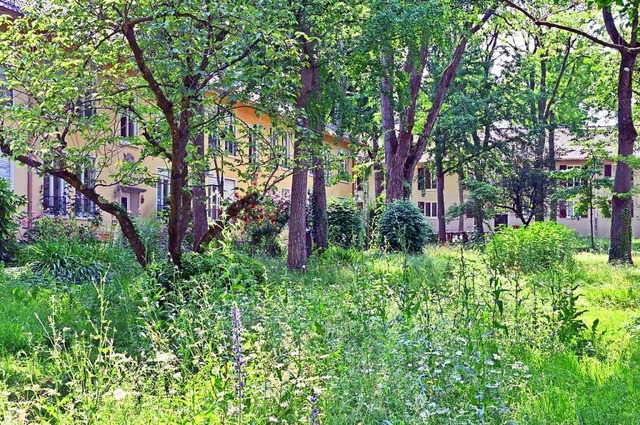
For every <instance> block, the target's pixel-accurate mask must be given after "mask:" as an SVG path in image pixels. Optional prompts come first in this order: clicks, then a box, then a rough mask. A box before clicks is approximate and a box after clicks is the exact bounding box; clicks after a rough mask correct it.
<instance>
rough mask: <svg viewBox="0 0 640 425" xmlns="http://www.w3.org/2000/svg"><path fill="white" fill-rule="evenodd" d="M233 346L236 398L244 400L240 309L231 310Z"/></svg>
mask: <svg viewBox="0 0 640 425" xmlns="http://www.w3.org/2000/svg"><path fill="white" fill-rule="evenodd" d="M231 325H232V329H231V344H232V349H233V371H234V377H235V381H236V385H235V395H236V398H238V399H242V398H244V387H245V379H244V378H245V373H244V370H243V367H244V359H243V358H242V318H241V317H240V309H238V307H237V306H236V307H234V308H233V309H232V310H231Z"/></svg>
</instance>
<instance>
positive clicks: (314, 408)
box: [309, 393, 320, 425]
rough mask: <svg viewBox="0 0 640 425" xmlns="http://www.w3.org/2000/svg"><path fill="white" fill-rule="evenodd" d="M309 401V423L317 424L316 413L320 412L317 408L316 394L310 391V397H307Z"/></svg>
mask: <svg viewBox="0 0 640 425" xmlns="http://www.w3.org/2000/svg"><path fill="white" fill-rule="evenodd" d="M309 402H310V403H311V425H318V415H319V413H320V410H319V409H318V396H317V395H316V394H315V393H312V394H311V397H309Z"/></svg>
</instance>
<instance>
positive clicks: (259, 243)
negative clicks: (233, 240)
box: [239, 192, 290, 257]
mask: <svg viewBox="0 0 640 425" xmlns="http://www.w3.org/2000/svg"><path fill="white" fill-rule="evenodd" d="M289 207H290V201H289V199H288V198H285V197H283V196H280V195H279V194H278V193H276V192H272V193H270V194H268V195H267V196H265V197H264V198H263V199H262V200H261V202H260V203H259V204H257V205H251V206H249V207H247V208H245V209H244V210H243V211H242V213H241V214H240V215H239V220H240V221H241V222H243V223H244V234H245V239H246V240H247V242H248V243H249V248H250V251H251V252H253V253H255V252H256V251H262V252H264V253H265V254H267V255H270V256H274V257H275V256H279V255H280V254H282V247H281V246H280V243H279V241H278V236H279V235H280V233H282V229H283V228H284V226H286V224H287V222H288V221H289Z"/></svg>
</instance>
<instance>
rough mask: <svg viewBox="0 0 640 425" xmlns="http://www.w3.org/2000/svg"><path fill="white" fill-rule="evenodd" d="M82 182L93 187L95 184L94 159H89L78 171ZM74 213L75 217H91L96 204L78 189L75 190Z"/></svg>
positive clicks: (94, 211)
mask: <svg viewBox="0 0 640 425" xmlns="http://www.w3.org/2000/svg"><path fill="white" fill-rule="evenodd" d="M78 174H79V175H80V180H81V181H82V184H83V185H85V186H87V187H93V186H94V185H95V179H96V176H95V160H94V159H93V158H91V159H90V162H88V163H87V165H85V166H84V167H82V168H81V169H80V171H79V173H78ZM74 213H75V216H76V217H82V218H89V217H93V216H94V215H95V213H96V206H95V204H94V203H93V201H91V200H89V199H88V198H87V197H86V196H84V195H83V194H82V193H80V191H78V190H76V198H75V205H74Z"/></svg>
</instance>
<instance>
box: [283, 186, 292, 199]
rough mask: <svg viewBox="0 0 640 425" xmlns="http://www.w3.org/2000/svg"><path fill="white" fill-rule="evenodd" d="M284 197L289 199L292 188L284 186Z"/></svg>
mask: <svg viewBox="0 0 640 425" xmlns="http://www.w3.org/2000/svg"><path fill="white" fill-rule="evenodd" d="M282 197H283V198H287V199H289V198H290V197H291V189H289V188H286V187H283V188H282Z"/></svg>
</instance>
